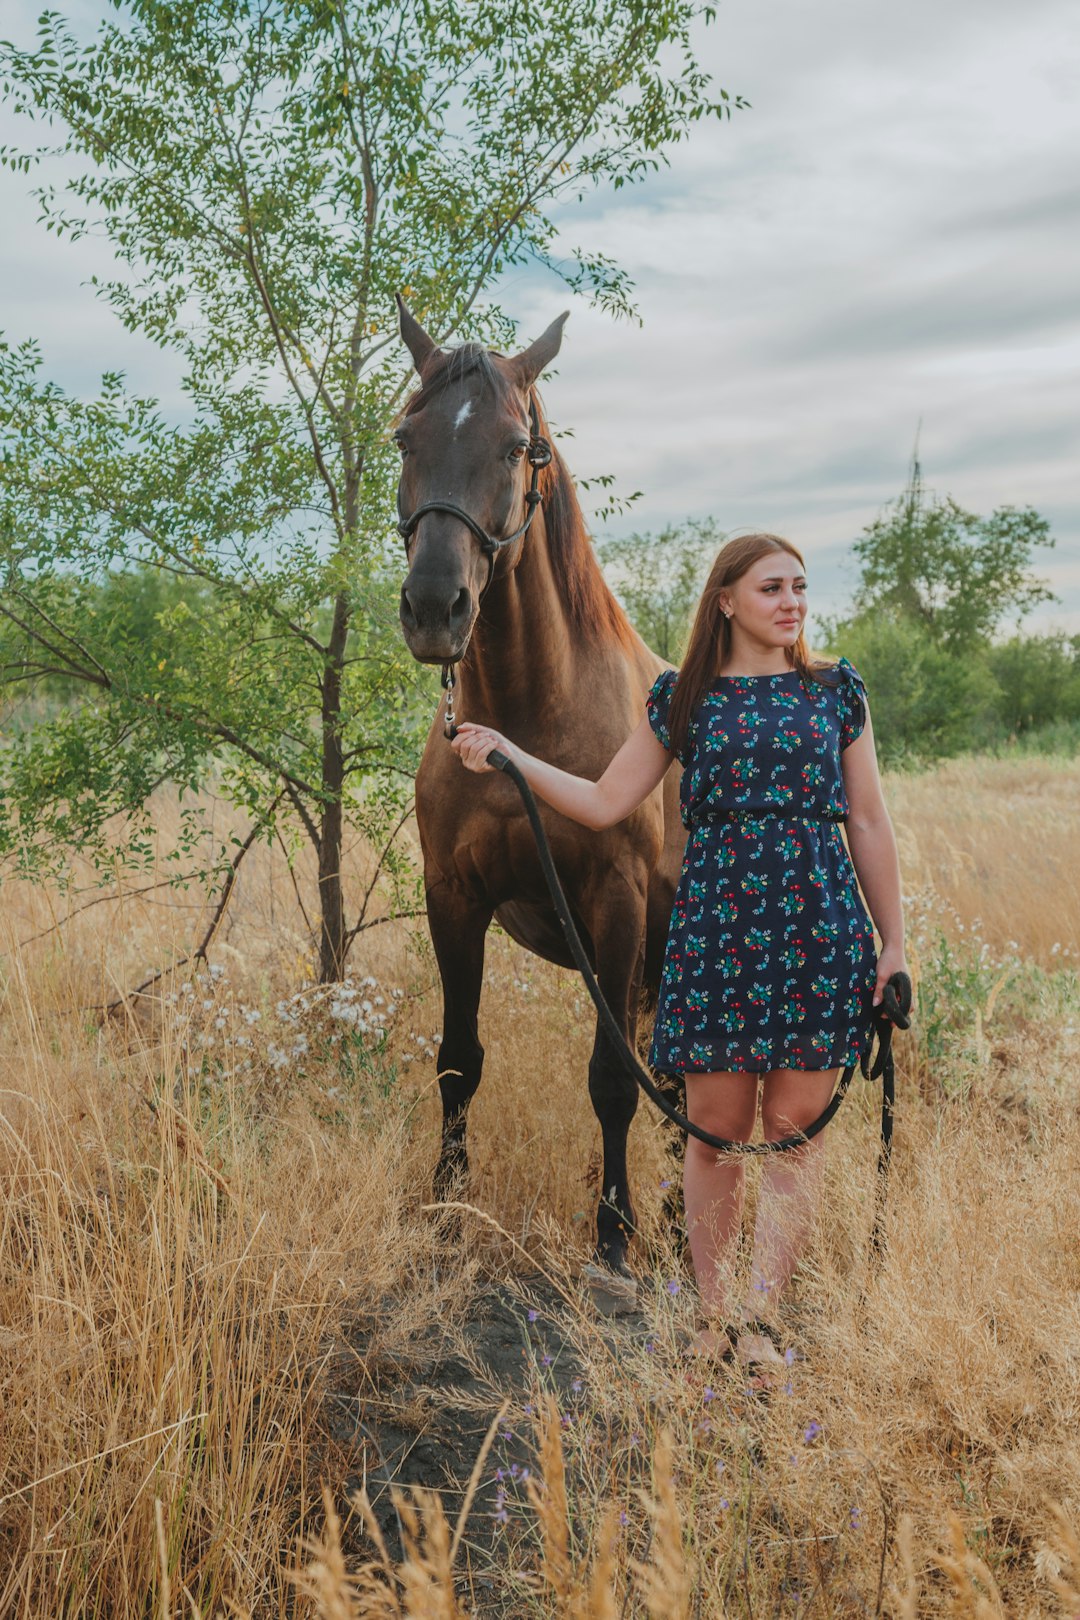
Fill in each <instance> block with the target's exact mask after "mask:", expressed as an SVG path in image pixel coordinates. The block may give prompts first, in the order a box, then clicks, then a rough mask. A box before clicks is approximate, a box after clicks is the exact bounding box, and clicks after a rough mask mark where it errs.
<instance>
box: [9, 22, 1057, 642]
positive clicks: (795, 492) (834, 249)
mask: <svg viewBox="0 0 1080 1620" xmlns="http://www.w3.org/2000/svg"><path fill="white" fill-rule="evenodd" d="M64 9H66V10H67V11H68V12H69V14H74V15H76V16H83V17H87V16H92V15H93V14H94V13H95V12H97V11H98V10H99V7H98V6H97V5H96V4H94V3H93V0H77V3H76V4H74V5H72V6H68V7H66V8H64ZM38 10H39V5H38V0H33V4H28V3H27V0H5V4H4V32H5V33H6V34H7V35H8V36H9V37H15V38H18V39H19V40H20V41H25V42H27V43H28V42H29V41H30V39H31V38H32V36H33V32H34V26H33V25H34V18H35V16H36V14H37V11H38ZM1075 21H1076V14H1075V8H1074V5H1073V0H1025V3H1024V4H1023V5H1017V4H1015V3H1014V0H907V4H905V5H903V6H901V5H898V4H896V0H889V3H887V4H886V3H885V0H724V3H722V4H721V6H720V12H719V17H718V21H717V23H716V25H715V26H714V27H712V28H710V29H708V30H707V31H704V32H703V34H702V39H701V52H702V56H703V58H704V59H705V60H706V62H707V64H708V66H709V67H710V68H711V70H712V71H713V73H714V74H715V77H716V81H717V83H718V84H721V85H723V86H724V87H725V88H726V89H728V90H729V91H731V92H739V93H740V94H742V95H743V96H745V97H746V98H747V99H748V100H749V101H750V102H751V103H752V110H751V111H747V112H742V113H738V114H736V115H735V116H734V117H733V119H732V120H731V122H730V123H728V124H725V125H723V126H719V125H717V126H716V127H714V128H711V129H704V128H701V127H699V129H698V130H697V131H696V132H695V136H694V138H693V139H692V140H691V141H690V142H689V143H688V144H687V145H686V146H684V147H680V148H677V149H676V150H675V151H674V153H673V154H672V167H671V169H670V170H669V171H667V172H666V173H664V174H662V175H660V176H658V177H656V178H654V179H652V180H650V181H649V182H648V184H647V185H645V186H641V187H638V188H636V189H634V190H632V191H630V192H627V191H622V192H619V193H617V194H611V195H610V196H607V195H605V196H601V197H598V198H596V199H594V200H593V201H591V202H590V203H589V204H587V205H586V207H585V208H584V209H582V210H577V211H575V213H574V215H573V216H572V217H568V218H567V220H566V232H567V240H568V241H577V242H581V243H583V244H585V245H587V246H595V247H598V248H602V249H603V250H604V251H606V252H608V253H612V254H613V255H614V256H615V257H616V258H617V259H618V260H619V262H620V263H621V264H622V265H624V266H625V267H626V268H627V269H628V270H629V271H630V272H631V273H632V275H633V276H634V279H635V281H636V283H637V292H638V303H639V307H640V311H641V314H642V317H643V325H642V326H641V327H640V328H637V327H632V326H628V325H625V324H614V323H612V321H611V320H610V319H609V318H608V317H606V316H604V315H601V314H600V313H599V312H597V311H592V310H590V309H589V308H588V306H587V305H586V304H585V303H584V302H583V301H581V300H575V299H569V300H568V298H567V296H566V294H565V292H564V291H562V290H561V289H560V287H559V286H558V285H557V284H556V283H554V282H553V281H551V280H544V279H543V278H541V277H539V276H537V275H536V274H530V273H528V272H525V271H523V272H521V273H520V274H516V275H515V276H514V277H512V278H510V279H508V280H507V282H506V283H505V284H504V285H503V287H502V289H501V292H502V297H503V301H504V302H505V304H506V306H507V307H508V308H509V309H510V310H511V311H512V312H514V313H515V314H518V315H519V316H520V318H521V320H522V323H523V331H524V332H525V334H526V335H527V336H530V337H531V336H533V335H535V333H536V331H538V330H539V329H540V328H541V327H542V326H544V325H546V324H547V321H548V320H550V319H551V317H552V316H553V315H555V314H557V313H558V311H559V310H560V309H563V308H565V307H566V306H567V303H568V302H569V304H570V307H571V309H572V311H573V316H572V319H571V321H570V324H569V326H568V327H567V334H566V339H565V342H564V346H563V352H562V355H561V356H560V358H559V362H558V372H557V375H555V376H553V377H552V378H551V379H550V380H549V382H548V384H547V386H546V400H547V404H548V408H549V410H550V412H551V414H552V415H553V416H554V417H555V418H557V419H558V420H559V421H560V422H561V423H562V424H565V425H566V426H567V427H572V429H573V432H574V439H573V440H572V441H571V442H570V443H569V444H567V446H566V450H567V452H568V459H569V460H570V462H571V465H572V466H573V468H574V470H575V471H576V472H578V473H581V474H585V475H588V474H590V473H597V472H611V473H614V474H615V475H616V477H617V479H618V483H619V486H620V487H621V489H622V490H623V491H624V492H628V491H630V490H633V489H638V488H640V489H642V490H643V491H644V499H643V500H642V501H641V502H640V503H639V504H638V506H637V507H636V508H635V509H634V511H633V513H632V515H631V516H629V517H626V518H623V519H621V520H620V521H619V522H618V523H616V524H615V525H613V528H612V532H617V531H621V532H625V531H627V530H628V529H631V528H638V529H641V528H651V529H655V528H659V527H661V526H662V525H663V524H665V523H668V522H673V521H675V522H677V521H679V520H680V519H682V518H685V517H687V516H699V517H700V516H705V515H710V516H713V517H715V518H716V519H717V521H718V522H719V524H720V525H721V526H722V527H723V528H736V527H747V526H752V527H755V528H757V527H761V528H769V529H774V530H778V531H779V532H781V533H784V534H787V535H790V536H791V538H792V539H794V540H795V541H796V542H798V543H799V544H800V545H802V546H803V547H804V548H805V551H806V554H807V558H808V563H809V568H810V581H811V592H812V596H813V597H814V599H815V600H816V602H817V603H819V604H820V605H821V606H822V607H823V608H834V607H836V606H839V605H840V604H841V603H842V602H843V601H844V600H845V599H846V596H847V594H848V591H849V588H850V583H851V565H850V560H849V548H850V544H851V541H852V540H853V539H854V538H855V536H856V535H857V534H858V532H859V530H860V529H861V527H862V526H863V524H864V523H866V522H867V521H868V520H869V519H870V518H872V517H873V516H874V515H875V514H876V513H877V512H878V511H879V510H880V508H881V506H882V505H883V504H884V503H885V502H886V501H887V500H889V499H890V498H891V497H892V496H893V495H895V494H896V493H897V491H898V490H899V489H900V487H901V486H902V484H903V482H904V477H905V473H906V468H907V463H908V459H909V457H910V453H911V449H912V444H913V441H914V438H915V433H916V429H917V427H918V424H919V423H920V421H921V424H922V427H921V441H920V442H921V455H922V462H923V468H924V474H925V478H926V481H927V483H928V485H930V486H931V487H932V488H934V489H936V490H938V491H939V492H942V493H946V492H947V493H950V494H952V495H953V496H955V497H956V498H957V499H958V500H959V501H960V502H961V503H962V504H964V505H965V506H968V507H971V508H973V509H974V510H977V511H983V512H986V511H989V510H991V509H992V508H993V507H994V506H997V505H1000V504H1003V503H1006V502H1011V503H1015V504H1018V505H1032V506H1035V507H1036V508H1037V509H1038V510H1039V511H1041V512H1042V513H1044V514H1045V515H1046V516H1047V517H1048V518H1049V519H1050V520H1051V522H1052V525H1053V529H1054V532H1055V534H1056V536H1057V542H1058V543H1057V548H1056V550H1055V551H1053V552H1050V553H1047V554H1046V555H1045V558H1044V559H1043V560H1042V564H1041V567H1040V572H1041V573H1042V574H1043V575H1044V576H1045V577H1046V578H1047V579H1048V580H1049V581H1050V583H1051V585H1052V586H1053V588H1054V589H1055V590H1056V591H1057V593H1058V595H1059V596H1060V598H1061V603H1060V605H1059V606H1055V607H1050V608H1048V609H1044V610H1041V611H1040V613H1039V614H1038V615H1037V616H1036V617H1035V618H1033V620H1032V621H1030V622H1032V623H1033V624H1038V625H1039V626H1040V627H1048V626H1049V625H1051V624H1055V625H1059V626H1062V627H1067V628H1069V629H1071V630H1080V457H1078V450H1080V390H1078V387H1077V371H1078V362H1080V163H1078V155H1080V111H1078V98H1077V95H1076V85H1077V83H1078V81H1080V31H1078V30H1077V28H1076V26H1075ZM9 131H10V120H4V119H3V118H2V117H0V140H2V139H5V138H8V133H9ZM20 133H22V132H20ZM26 188H27V181H26V180H25V178H24V177H22V176H13V175H11V174H9V173H7V172H6V171H5V172H4V173H3V174H2V175H0V208H2V210H3V217H4V219H5V229H4V232H3V235H2V238H0V294H2V302H0V326H2V327H3V328H4V329H5V330H6V333H7V335H8V337H9V338H16V337H21V336H24V335H29V334H36V335H38V336H39V337H40V338H41V339H42V341H43V343H44V345H45V349H46V355H47V359H48V362H49V368H50V370H51V372H52V373H53V374H54V375H56V376H57V377H58V378H59V379H60V380H62V381H64V382H66V383H67V384H68V385H69V386H73V387H84V388H90V387H92V385H93V379H94V378H95V376H96V375H97V373H98V372H99V371H100V369H101V367H102V364H103V356H104V357H106V358H107V363H109V364H122V365H125V366H126V367H127V368H128V370H129V373H130V374H131V377H132V381H133V382H134V383H135V384H136V385H137V386H139V387H141V388H153V387H154V384H155V375H156V374H157V373H158V372H159V371H160V366H161V363H160V361H159V360H158V359H157V358H156V357H155V356H154V355H153V354H152V353H151V352H148V351H147V350H146V349H145V348H143V347H141V346H140V345H139V343H138V340H136V339H133V338H129V337H127V336H126V335H125V334H123V333H121V332H118V330H117V328H116V325H115V322H114V321H113V320H112V318H111V316H110V315H109V313H108V311H107V310H105V309H104V308H103V307H101V306H100V305H97V304H96V303H95V300H94V299H93V297H92V296H91V294H90V292H89V290H88V289H87V288H86V287H85V286H83V285H82V283H83V282H85V280H86V278H87V276H88V275H89V274H91V273H92V272H93V271H94V270H95V269H100V268H102V267H103V261H104V248H103V245H102V244H99V243H94V242H92V241H91V242H85V243H83V244H78V245H69V244H63V243H57V241H56V239H55V237H52V236H48V235H45V234H44V232H43V231H41V229H40V228H39V227H36V226H35V224H34V220H35V207H34V205H33V203H32V202H31V201H29V200H28V199H27V196H26Z"/></svg>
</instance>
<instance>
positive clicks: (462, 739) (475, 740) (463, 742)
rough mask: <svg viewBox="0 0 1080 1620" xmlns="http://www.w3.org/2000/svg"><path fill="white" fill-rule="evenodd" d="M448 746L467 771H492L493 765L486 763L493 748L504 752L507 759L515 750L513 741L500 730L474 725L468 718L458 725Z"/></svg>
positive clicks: (510, 757)
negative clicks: (455, 734) (455, 733)
mask: <svg viewBox="0 0 1080 1620" xmlns="http://www.w3.org/2000/svg"><path fill="white" fill-rule="evenodd" d="M450 746H451V748H452V749H453V750H454V753H455V754H456V755H457V756H458V758H459V759H460V761H461V763H462V764H463V765H464V766H465V768H466V770H469V771H493V770H494V769H495V767H494V765H489V764H488V763H487V757H488V755H489V754H490V753H491V750H492V749H493V748H497V749H498V750H499V752H500V753H501V754H505V755H506V757H507V759H512V758H513V756H514V752H515V750H514V745H513V743H509V742H507V740H506V738H505V737H504V736H503V735H502V733H501V732H499V731H492V729H491V727H490V726H474V725H473V724H472V722H471V721H469V720H466V721H465V723H464V725H461V726H459V727H458V730H457V736H456V737H455V738H454V739H453V741H452V742H451V744H450Z"/></svg>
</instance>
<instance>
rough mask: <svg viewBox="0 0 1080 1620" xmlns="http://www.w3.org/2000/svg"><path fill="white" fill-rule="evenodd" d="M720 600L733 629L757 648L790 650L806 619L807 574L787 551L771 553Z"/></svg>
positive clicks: (751, 567) (758, 561) (753, 565)
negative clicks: (755, 644)
mask: <svg viewBox="0 0 1080 1620" xmlns="http://www.w3.org/2000/svg"><path fill="white" fill-rule="evenodd" d="M720 600H721V604H722V606H723V607H724V608H725V609H727V608H731V609H732V614H731V623H732V626H733V628H734V629H736V630H739V631H741V632H742V633H743V635H745V636H748V637H749V638H750V639H751V640H753V641H756V642H757V643H758V644H759V645H760V646H762V647H793V646H794V645H795V643H796V641H797V640H798V639H799V636H800V634H801V633H802V627H803V621H804V620H805V618H806V575H805V574H804V573H803V571H802V567H801V565H800V563H799V561H798V559H797V558H795V557H792V556H789V554H788V553H787V552H786V551H770V552H769V553H768V554H767V555H766V556H764V557H759V558H758V560H757V562H756V563H753V564H752V565H751V566H750V567H749V568H748V569H747V570H746V573H745V574H743V575H741V577H740V578H739V579H737V580H736V581H735V583H734V585H731V586H729V588H728V589H727V590H726V591H725V592H723V594H722V595H721V598H720Z"/></svg>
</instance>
